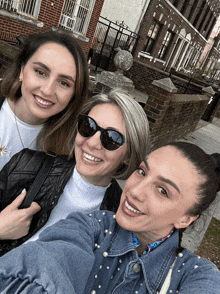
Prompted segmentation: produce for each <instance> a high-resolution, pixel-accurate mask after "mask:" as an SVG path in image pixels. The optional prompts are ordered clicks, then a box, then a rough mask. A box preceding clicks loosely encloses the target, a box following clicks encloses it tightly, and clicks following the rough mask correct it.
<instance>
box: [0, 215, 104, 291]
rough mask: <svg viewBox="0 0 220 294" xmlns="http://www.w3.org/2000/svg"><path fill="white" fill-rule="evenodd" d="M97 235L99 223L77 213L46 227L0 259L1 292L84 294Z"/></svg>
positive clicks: (93, 258) (91, 265)
mask: <svg viewBox="0 0 220 294" xmlns="http://www.w3.org/2000/svg"><path fill="white" fill-rule="evenodd" d="M98 232H99V224H98V222H97V221H95V220H94V219H91V218H89V217H88V216H86V215H83V214H80V213H76V214H72V215H71V217H70V218H67V219H66V220H62V221H59V222H58V223H57V224H55V225H53V226H51V227H49V228H47V229H46V230H44V232H42V233H41V235H40V239H39V241H36V242H29V243H28V244H25V245H22V246H20V247H18V248H16V249H14V250H12V251H11V252H10V253H7V254H6V255H4V256H3V257H2V258H0V293H14V294H18V293H21V292H19V290H18V289H22V293H23V294H25V293H27V294H29V293H39V294H40V293H50V294H52V293H56V294H63V293H65V294H75V293H76V294H81V293H83V291H84V288H85V286H86V283H87V280H88V277H89V274H90V272H91V270H92V267H93V263H94V260H95V257H94V253H93V249H94V244H95V241H94V240H95V235H96V234H97V233H98ZM6 289H7V291H8V292H3V291H6Z"/></svg>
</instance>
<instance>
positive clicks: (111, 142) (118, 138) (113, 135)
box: [101, 130, 124, 150]
mask: <svg viewBox="0 0 220 294" xmlns="http://www.w3.org/2000/svg"><path fill="white" fill-rule="evenodd" d="M101 142H102V146H103V147H104V148H105V149H107V150H116V149H118V148H119V147H120V146H121V145H123V143H124V139H123V137H122V135H121V134H120V133H118V132H117V131H113V130H104V131H103V132H102V136H101Z"/></svg>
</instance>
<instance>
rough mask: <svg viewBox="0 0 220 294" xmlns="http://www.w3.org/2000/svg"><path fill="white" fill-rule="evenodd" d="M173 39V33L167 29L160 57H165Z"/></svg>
mask: <svg viewBox="0 0 220 294" xmlns="http://www.w3.org/2000/svg"><path fill="white" fill-rule="evenodd" d="M172 40H173V33H172V32H171V31H167V32H166V35H165V37H164V39H163V42H162V45H161V47H160V50H159V53H158V58H160V59H164V58H165V57H166V53H167V51H168V49H169V46H170V44H171V42H172Z"/></svg>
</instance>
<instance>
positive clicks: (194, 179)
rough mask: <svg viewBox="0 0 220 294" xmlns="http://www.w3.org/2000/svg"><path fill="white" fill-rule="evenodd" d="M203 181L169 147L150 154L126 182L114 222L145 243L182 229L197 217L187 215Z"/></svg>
mask: <svg viewBox="0 0 220 294" xmlns="http://www.w3.org/2000/svg"><path fill="white" fill-rule="evenodd" d="M203 181H204V178H203V177H202V176H200V175H199V174H198V173H197V171H196V170H195V168H194V166H193V165H192V164H191V162H190V161H189V160H188V159H186V158H184V157H183V156H182V154H181V153H180V152H179V151H178V150H177V149H176V148H174V147H172V146H165V147H162V148H159V149H157V150H155V151H153V152H152V153H151V154H150V155H149V156H148V158H147V166H146V165H145V163H144V162H142V163H141V165H140V168H139V169H137V170H136V171H135V172H134V173H133V174H132V175H131V176H130V177H129V179H128V180H127V182H126V184H125V187H124V190H123V193H122V197H121V202H120V206H119V209H118V211H117V214H116V220H117V222H118V223H119V225H120V226H122V227H123V228H125V229H127V230H130V231H134V232H135V233H136V234H137V237H138V239H139V241H140V242H141V241H142V243H145V244H149V243H151V242H153V241H156V240H158V239H159V238H162V237H165V236H167V235H168V234H169V233H170V231H171V230H172V229H173V227H175V228H177V229H179V228H185V227H187V226H188V225H189V224H190V223H191V222H192V221H194V220H195V219H196V218H197V217H198V216H189V215H187V213H186V212H187V210H188V209H189V208H190V207H191V206H193V205H194V204H195V203H196V201H197V194H198V187H199V185H200V184H201V183H202V182H203Z"/></svg>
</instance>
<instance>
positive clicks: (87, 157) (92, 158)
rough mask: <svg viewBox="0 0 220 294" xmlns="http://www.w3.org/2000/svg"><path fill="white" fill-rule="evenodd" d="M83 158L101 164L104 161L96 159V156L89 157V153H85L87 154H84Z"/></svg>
mask: <svg viewBox="0 0 220 294" xmlns="http://www.w3.org/2000/svg"><path fill="white" fill-rule="evenodd" d="M83 156H84V157H85V158H86V159H88V160H91V161H95V162H101V161H102V159H99V158H96V157H94V156H91V155H89V154H88V153H85V152H83Z"/></svg>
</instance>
